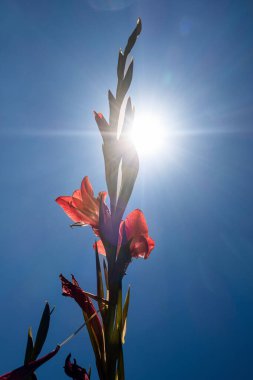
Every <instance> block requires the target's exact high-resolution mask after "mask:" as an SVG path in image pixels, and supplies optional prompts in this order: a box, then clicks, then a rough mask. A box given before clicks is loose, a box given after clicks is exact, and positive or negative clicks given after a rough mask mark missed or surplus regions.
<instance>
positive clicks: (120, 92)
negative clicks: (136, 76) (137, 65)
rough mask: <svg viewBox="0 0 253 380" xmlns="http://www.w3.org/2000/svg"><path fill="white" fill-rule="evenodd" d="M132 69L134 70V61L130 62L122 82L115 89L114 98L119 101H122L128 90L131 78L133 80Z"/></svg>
mask: <svg viewBox="0 0 253 380" xmlns="http://www.w3.org/2000/svg"><path fill="white" fill-rule="evenodd" d="M133 69H134V61H133V60H131V62H130V64H129V66H128V69H127V72H126V75H125V77H124V79H123V81H120V83H119V85H118V88H117V94H116V97H117V99H119V101H123V99H124V97H125V95H126V93H127V91H128V89H129V87H130V84H131V82H132V78H133Z"/></svg>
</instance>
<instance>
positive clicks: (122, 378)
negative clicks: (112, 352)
mask: <svg viewBox="0 0 253 380" xmlns="http://www.w3.org/2000/svg"><path fill="white" fill-rule="evenodd" d="M117 378H118V379H119V380H125V370H124V357H123V348H122V344H121V343H120V345H119V357H118V366H117Z"/></svg>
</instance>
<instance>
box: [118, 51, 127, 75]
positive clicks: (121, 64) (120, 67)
mask: <svg viewBox="0 0 253 380" xmlns="http://www.w3.org/2000/svg"><path fill="white" fill-rule="evenodd" d="M125 63H126V61H125V57H124V54H123V51H122V50H121V49H120V51H119V58H118V67H117V75H118V79H119V80H122V79H123V76H124V71H125Z"/></svg>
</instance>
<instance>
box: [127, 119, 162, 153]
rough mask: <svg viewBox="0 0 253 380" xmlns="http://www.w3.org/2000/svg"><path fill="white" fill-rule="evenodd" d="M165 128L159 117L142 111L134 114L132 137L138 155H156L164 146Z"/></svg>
mask: <svg viewBox="0 0 253 380" xmlns="http://www.w3.org/2000/svg"><path fill="white" fill-rule="evenodd" d="M165 132H166V130H165V126H164V122H163V120H162V118H161V117H159V116H157V115H153V114H152V113H148V112H142V113H139V114H137V113H136V115H135V119H134V125H133V130H132V138H133V141H134V144H135V146H136V149H137V151H138V153H139V154H140V155H145V156H147V155H156V154H157V153H159V151H161V150H162V149H163V148H164V145H165V139H166V133H165Z"/></svg>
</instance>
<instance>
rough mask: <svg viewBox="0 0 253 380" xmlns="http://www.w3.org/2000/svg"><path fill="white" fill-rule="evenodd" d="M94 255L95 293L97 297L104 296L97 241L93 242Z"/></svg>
mask: <svg viewBox="0 0 253 380" xmlns="http://www.w3.org/2000/svg"><path fill="white" fill-rule="evenodd" d="M95 255H96V271H97V295H98V297H99V298H104V286H103V278H102V272H101V266H100V261H99V255H98V248H97V242H95ZM98 303H99V302H98ZM101 306H103V305H101Z"/></svg>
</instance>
